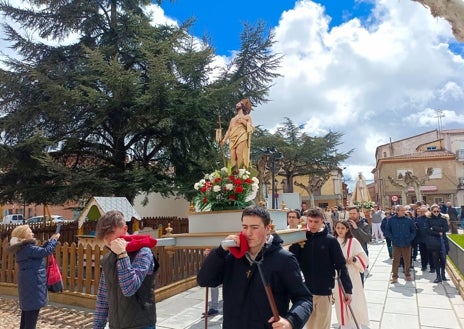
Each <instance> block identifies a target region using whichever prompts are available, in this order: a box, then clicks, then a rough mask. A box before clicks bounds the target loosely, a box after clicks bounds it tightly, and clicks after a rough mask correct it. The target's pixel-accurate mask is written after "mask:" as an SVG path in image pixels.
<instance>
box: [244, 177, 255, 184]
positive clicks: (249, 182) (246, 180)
mask: <svg viewBox="0 0 464 329" xmlns="http://www.w3.org/2000/svg"><path fill="white" fill-rule="evenodd" d="M245 183H247V184H253V180H251V179H250V178H247V179H245Z"/></svg>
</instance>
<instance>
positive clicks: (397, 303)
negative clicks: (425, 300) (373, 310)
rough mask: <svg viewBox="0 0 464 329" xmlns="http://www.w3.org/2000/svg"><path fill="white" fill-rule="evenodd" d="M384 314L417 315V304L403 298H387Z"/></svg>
mask: <svg viewBox="0 0 464 329" xmlns="http://www.w3.org/2000/svg"><path fill="white" fill-rule="evenodd" d="M384 312H387V313H398V314H407V315H418V310H417V304H416V303H411V301H410V300H408V299H404V298H387V301H386V302H385V309H384Z"/></svg>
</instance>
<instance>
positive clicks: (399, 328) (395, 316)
mask: <svg viewBox="0 0 464 329" xmlns="http://www.w3.org/2000/svg"><path fill="white" fill-rule="evenodd" d="M403 328H407V329H420V325H419V318H418V317H417V316H414V315H407V314H399V313H386V312H385V313H384V315H383V318H382V323H381V326H380V328H379V329H403Z"/></svg>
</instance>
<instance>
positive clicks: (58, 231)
mask: <svg viewBox="0 0 464 329" xmlns="http://www.w3.org/2000/svg"><path fill="white" fill-rule="evenodd" d="M60 231H61V224H56V230H55V234H56V233H60Z"/></svg>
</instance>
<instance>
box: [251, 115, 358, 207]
mask: <svg viewBox="0 0 464 329" xmlns="http://www.w3.org/2000/svg"><path fill="white" fill-rule="evenodd" d="M255 135H256V136H254V144H253V149H252V155H253V160H254V163H255V164H256V167H257V168H261V172H260V175H261V177H263V181H264V182H267V183H268V184H269V185H270V182H269V181H270V177H271V175H269V174H265V173H263V170H264V169H263V168H264V167H263V163H264V162H263V158H262V156H263V154H264V152H265V150H266V149H267V148H269V147H275V148H276V149H277V150H278V151H279V152H282V155H283V159H282V160H279V161H278V164H277V168H278V174H279V175H281V176H285V180H286V182H287V192H293V185H297V186H300V187H301V188H303V189H304V190H305V191H306V192H308V195H309V196H310V198H311V199H312V197H313V192H314V191H315V190H317V189H318V188H320V187H321V186H322V185H323V184H324V183H325V182H326V181H327V179H328V178H329V177H330V174H331V172H332V170H334V169H336V168H337V167H338V166H339V165H340V163H341V162H343V161H345V160H346V159H348V157H349V156H350V154H351V152H352V150H350V151H348V152H345V153H343V152H340V151H339V150H338V147H339V146H340V145H341V141H340V140H341V138H342V136H343V135H342V134H341V133H339V132H332V131H331V132H328V133H327V134H326V135H324V136H317V137H313V136H308V135H307V134H306V133H304V132H303V129H302V128H301V127H299V126H296V125H295V124H294V123H293V121H292V120H291V119H290V118H285V121H284V123H283V124H282V126H281V127H279V128H278V129H277V131H276V132H275V133H274V134H271V133H269V132H268V131H267V130H258V134H255ZM267 167H268V168H269V164H267ZM276 174H277V173H276ZM302 177H305V180H304V181H302V179H301V178H302ZM297 178H298V181H297ZM312 206H314V205H312Z"/></svg>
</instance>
